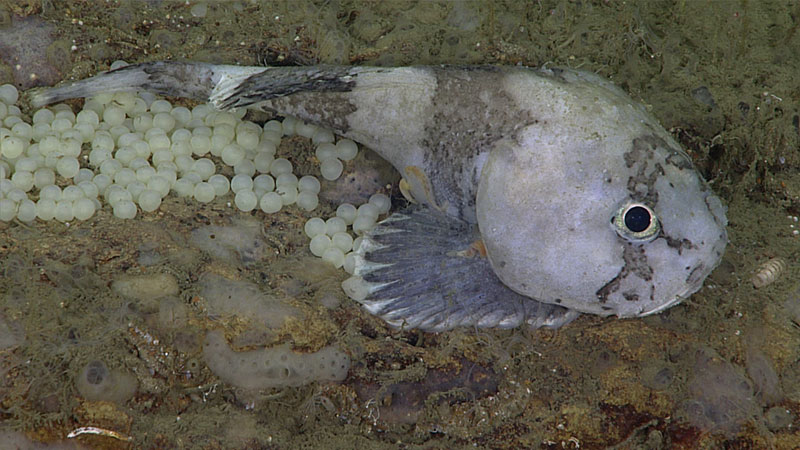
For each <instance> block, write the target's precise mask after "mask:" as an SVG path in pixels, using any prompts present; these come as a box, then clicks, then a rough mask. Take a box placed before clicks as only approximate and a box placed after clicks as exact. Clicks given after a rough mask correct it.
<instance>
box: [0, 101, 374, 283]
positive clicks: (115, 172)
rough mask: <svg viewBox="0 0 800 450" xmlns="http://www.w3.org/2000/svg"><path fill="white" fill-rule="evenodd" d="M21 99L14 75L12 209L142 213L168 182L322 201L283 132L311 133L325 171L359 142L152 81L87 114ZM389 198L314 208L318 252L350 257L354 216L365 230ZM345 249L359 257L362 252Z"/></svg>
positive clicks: (246, 207)
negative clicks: (286, 148)
mask: <svg viewBox="0 0 800 450" xmlns="http://www.w3.org/2000/svg"><path fill="white" fill-rule="evenodd" d="M18 99H19V93H18V92H17V90H16V88H15V87H14V86H12V85H3V86H0V220H2V221H11V220H14V219H17V220H20V221H22V222H31V221H34V220H36V219H39V220H43V221H48V220H58V221H61V222H66V223H68V222H70V221H73V220H86V219H89V218H90V217H92V216H93V215H94V214H95V212H96V211H97V210H99V209H101V208H103V207H104V205H108V207H109V208H111V210H112V211H113V214H114V215H115V216H116V217H118V218H120V219H132V218H134V217H136V215H137V214H138V213H139V211H142V212H145V213H149V212H153V211H156V210H158V208H159V207H160V205H161V202H162V200H163V199H164V198H165V197H166V196H167V195H170V194H172V195H177V196H180V197H187V198H188V197H191V198H193V199H194V200H196V201H198V202H201V203H207V202H211V201H212V200H214V199H215V198H218V197H222V196H225V195H232V197H233V198H232V200H233V201H232V205H233V206H235V207H236V208H237V209H239V210H241V211H244V212H249V211H253V210H255V209H257V208H258V209H261V210H262V211H263V212H265V213H275V212H277V211H279V210H280V209H281V208H282V207H284V206H287V205H291V204H296V205H297V206H298V207H300V208H302V209H304V210H306V211H312V210H314V209H315V208H317V206H318V204H319V199H318V193H319V191H320V181H319V180H318V179H317V178H316V177H315V176H313V175H305V176H301V177H300V178H298V176H297V175H295V174H294V173H293V165H292V163H291V162H290V161H289V160H288V159H286V158H276V150H277V147H278V146H279V145H280V142H281V139H282V138H283V137H284V136H293V135H299V136H303V137H306V138H308V139H311V141H312V143H313V144H314V145H315V146H316V157H317V159H318V160H319V162H320V174H321V176H322V177H323V178H325V179H327V180H335V179H337V178H338V177H339V176H340V175H341V174H342V171H343V163H342V161H348V160H351V159H353V158H354V157H355V156H356V155H357V153H358V146H357V145H356V144H355V143H354V142H353V141H351V140H349V139H339V140H338V141H337V140H336V138H335V136H334V135H333V133H332V132H331V131H329V130H326V129H323V128H320V127H317V126H315V125H311V124H307V123H304V122H303V121H301V120H298V119H296V118H293V117H287V118H285V119H284V120H283V121H282V122H281V121H277V120H271V121H268V122H266V123H265V124H264V125H263V126H260V125H258V124H256V123H253V122H250V121H246V120H243V116H244V114H245V111H244V110H234V111H218V110H217V109H215V108H214V107H213V106H212V105H210V104H200V105H197V106H195V107H194V108H192V109H189V108H186V107H183V106H173V105H172V104H171V103H170V102H168V101H166V100H164V99H160V98H158V97H156V96H155V95H152V94H150V93H147V92H140V93H130V92H124V93H113V94H112V93H104V94H100V95H97V96H95V97H92V98H89V99H87V100H86V101H85V103H84V106H83V108H82V110H81V111H80V112H78V113H77V114H75V113H74V112H73V111H72V109H71V108H70V107H69V106H68V105H64V104H59V105H55V106H52V107H48V108H42V109H39V110H37V111H35V112H34V113H33V116H32V118H31V120H30V121H26V120H25V119H24V118H23V116H22V113H21V111H20V109H19V107H18V106H16V102H17V101H18ZM220 163H221V164H224V165H227V166H230V167H232V168H233V176H232V177H228V176H225V175H223V174H221V173H217V171H218V165H221V164H220ZM388 209H389V199H388V197H386V196H384V195H382V194H380V195H375V196H373V198H372V199H371V200H370V202H367V203H365V204H364V205H361V206H359V207H358V208H356V207H355V206H353V205H350V204H344V205H341V206H340V207H339V209H338V210H337V216H336V217H335V218H331V219H328V221H327V222H325V221H322V219H321V218H315V219H316V220H319V221H322V223H323V224H329V226H328V225H326V229H327V232H326V231H323V232H322V233H320V232H318V231H317V230H319V229H320V228H319V227H316V228H315V227H314V226H313V225H307V226H306V231H307V233H308V235H309V237H311V238H312V244H311V251H312V253H314V254H315V255H317V256H320V257H323V259H325V260H327V261H329V262H331V263H332V264H334V265H335V266H337V267H341V266H343V265H345V259H346V258H345V255H346V254H348V253H350V251H351V250H352V249H353V243H354V239H353V238H352V237H351V236H350V235H349V234H347V233H346V228H347V227H348V226H350V227H352V232H353V233H355V234H356V235H359V234H363V233H364V232H365V231H367V230H368V229H371V228H372V227H373V226H374V225H375V223H376V221H377V218H378V215H379V214H385V213H386V212H387V211H388ZM315 219H312V220H311V221H309V223H312V222H313V223H314V224H317V223H318V222H317V221H316V220H315ZM309 230H311V231H309ZM326 233H327V234H326ZM345 234H347V237H348V238H349V240H348V239H346V238H345V237H344V235H345ZM323 236H327V237H328V240H327V241H325V239H323ZM314 238H316V240H314ZM356 239H357V238H356ZM345 241H347V243H346V244H345ZM357 243H358V242H357V241H356V244H357ZM337 250H338V253H337ZM347 260H348V262H350V263H352V256H351V257H350V258H347ZM348 266H352V264H349V265H345V267H348Z"/></svg>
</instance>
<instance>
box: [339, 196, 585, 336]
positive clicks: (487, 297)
mask: <svg viewBox="0 0 800 450" xmlns="http://www.w3.org/2000/svg"><path fill="white" fill-rule="evenodd" d="M479 238H480V236H479V234H478V231H477V228H476V227H475V226H474V225H472V224H469V223H467V222H463V221H460V220H458V219H455V218H453V217H450V216H447V215H445V214H443V213H441V212H439V211H437V210H434V209H432V208H429V207H412V208H410V209H408V210H406V211H403V212H401V213H395V214H393V215H392V216H390V217H389V218H387V219H386V220H384V221H382V222H380V223H379V224H378V225H377V226H376V227H375V228H374V229H373V231H372V232H370V234H368V235H367V237H366V238H365V239H364V241H363V242H362V244H361V247H360V248H359V249H358V251H357V255H358V257H357V263H356V269H355V272H354V275H353V276H352V277H350V278H349V279H347V280H345V281H344V283H342V287H343V289H344V290H345V292H346V293H347V294H348V295H349V296H350V297H351V298H352V299H354V300H356V301H357V302H359V303H361V304H362V305H363V306H364V308H365V309H366V310H367V311H369V312H370V313H372V314H375V315H378V316H380V317H381V318H383V319H384V320H386V321H387V322H388V323H389V324H391V325H392V326H395V327H403V328H419V329H422V330H425V331H443V330H449V329H451V328H454V327H457V326H475V327H481V328H483V327H487V328H490V327H496V328H513V327H516V326H519V325H521V324H523V323H525V324H527V325H529V326H531V327H533V328H540V327H549V328H558V327H560V326H562V325H564V324H566V323H569V322H571V321H572V320H573V319H575V318H576V317H577V316H578V315H579V313H577V312H575V311H572V310H569V309H566V308H564V307H561V306H558V305H551V304H546V303H541V302H538V301H536V300H533V299H531V298H528V297H525V296H523V295H520V294H518V293H516V292H514V291H512V290H511V289H509V288H508V287H506V286H505V285H504V284H503V283H502V282H501V281H500V279H499V278H497V276H496V275H495V274H494V271H493V270H492V267H491V265H490V264H489V261H488V260H487V259H486V258H485V257H482V256H481V255H480V252H476V251H470V250H471V248H472V244H473V243H475V242H476V240H477V239H479Z"/></svg>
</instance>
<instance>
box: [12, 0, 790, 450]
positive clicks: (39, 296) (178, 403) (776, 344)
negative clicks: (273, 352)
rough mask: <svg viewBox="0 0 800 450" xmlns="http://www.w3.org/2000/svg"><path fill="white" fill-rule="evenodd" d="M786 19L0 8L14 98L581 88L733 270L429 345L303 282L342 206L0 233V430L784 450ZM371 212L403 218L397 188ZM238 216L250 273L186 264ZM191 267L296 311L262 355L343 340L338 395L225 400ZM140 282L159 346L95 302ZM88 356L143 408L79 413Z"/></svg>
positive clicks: (252, 440) (270, 6)
mask: <svg viewBox="0 0 800 450" xmlns="http://www.w3.org/2000/svg"><path fill="white" fill-rule="evenodd" d="M798 5H800V4H798V3H797V2H791V1H746V0H743V1H708V2H707V1H699V0H698V1H692V0H690V1H642V2H635V1H633V2H619V1H537V2H516V1H491V2H489V1H487V2H470V1H463V2H433V1H419V2H415V1H392V2H380V1H346V0H343V1H288V2H267V1H264V2H257V1H252V2H248V1H241V2H210V1H209V2H207V3H205V2H194V1H191V2H177V1H158V0H150V1H99V0H96V1H78V0H62V1H37V0H28V1H21V2H20V1H5V2H0V41H2V40H3V39H11V36H13V37H14V39H21V40H20V42H28V41H27V40H26V39H25V38H24V37H23V38H20V37H19V35H18V33H20V30H22V32H24V31H25V30H26V29H30V30H35V33H36V34H37V39H38V41H36V42H39V44H37V45H38V48H33V47H36V46H25V45H19V46H5V47H4V46H2V45H0V57H2V61H1V62H2V64H0V84H2V83H7V82H12V83H15V84H17V85H18V86H24V87H29V86H31V85H36V84H39V83H41V81H40V80H41V79H39V78H38V77H33V78H32V77H31V76H30V75H31V73H35V72H36V71H42V73H44V72H47V73H48V77H49V76H52V72H53V71H56V72H57V73H58V74H59V75H60V79H70V78H84V77H86V76H89V75H92V74H94V73H96V72H98V71H101V70H106V69H107V68H108V66H109V64H110V63H111V62H113V61H114V60H118V59H122V60H125V61H128V62H140V61H150V60H159V59H188V60H200V61H210V62H218V63H237V64H243V65H257V64H303V65H305V64H317V63H336V64H371V65H408V64H438V63H451V64H525V65H530V66H539V65H542V64H548V65H553V66H567V67H572V68H580V69H584V70H590V71H594V72H597V73H599V74H601V75H603V76H606V77H609V78H611V79H612V80H614V81H615V82H616V83H618V84H620V85H621V86H622V87H623V88H624V89H625V90H626V91H628V92H629V93H631V95H632V96H633V97H634V98H635V99H639V100H641V101H642V102H643V103H645V104H646V105H648V106H649V107H650V108H651V110H652V112H653V113H654V114H655V116H656V117H657V118H658V119H659V120H660V121H661V122H662V124H663V125H664V126H665V127H666V128H667V129H669V130H670V131H671V132H672V133H673V135H674V136H675V137H676V138H677V139H678V140H679V141H680V142H682V143H683V144H684V145H685V146H686V148H687V149H688V151H689V153H690V155H691V156H692V158H693V159H694V161H695V164H696V165H697V166H698V168H699V169H700V170H701V171H702V172H703V174H704V176H705V177H706V179H708V180H709V181H710V182H711V183H712V186H713V188H714V189H715V191H716V192H717V193H718V194H719V195H720V196H721V197H722V198H723V201H724V202H725V203H726V204H727V205H728V208H729V210H728V218H729V221H730V224H729V228H728V230H729V235H730V244H729V245H728V248H727V252H726V255H725V257H724V259H723V261H722V263H721V265H720V266H719V267H718V268H717V269H716V271H715V272H714V273H713V274H712V275H711V277H710V278H709V279H708V280H707V281H706V284H705V287H704V288H703V289H702V290H701V291H700V292H698V293H696V294H695V295H694V296H692V297H691V298H690V299H689V300H688V301H686V302H684V304H683V305H680V306H677V307H674V308H672V309H670V310H668V311H667V312H665V313H663V314H661V315H658V316H654V317H648V318H645V319H637V320H616V319H601V318H596V317H588V316H584V317H581V318H579V319H578V320H576V321H575V322H573V323H572V324H570V325H569V326H567V327H565V328H564V329H562V330H558V331H557V332H554V331H547V330H540V331H528V330H522V329H517V330H510V331H493V330H478V331H476V330H472V329H458V330H454V331H450V332H446V333H440V334H428V333H421V332H416V331H405V332H401V331H395V330H392V329H390V328H388V327H387V326H386V325H385V324H384V323H383V322H382V321H381V320H380V319H377V318H375V317H372V316H370V315H368V314H366V313H364V312H362V311H361V310H360V309H359V307H358V306H357V305H356V304H355V303H354V302H352V301H350V300H349V299H346V298H345V296H344V294H343V293H342V292H341V290H339V289H338V283H339V282H340V281H341V280H342V279H343V278H344V276H345V275H344V273H343V272H341V273H340V272H336V271H327V270H325V269H324V268H320V267H318V266H316V265H313V264H309V263H308V258H309V257H310V253H309V251H308V242H307V238H306V237H305V235H304V234H303V232H302V224H303V223H304V222H305V220H307V219H308V218H309V217H311V216H312V214H313V215H321V216H323V217H328V216H330V214H331V212H332V211H333V208H335V206H336V204H335V203H327V202H322V205H321V207H320V209H318V210H317V211H314V212H313V213H307V212H305V211H302V210H300V209H299V208H296V207H294V206H292V207H288V208H285V209H284V210H282V211H281V212H279V213H277V214H272V215H269V216H267V215H265V214H264V213H262V212H260V211H257V212H253V213H248V214H244V213H240V212H238V211H236V210H235V208H231V207H230V206H229V204H228V202H229V201H230V199H226V198H222V199H217V200H215V201H214V202H212V203H209V204H204V205H201V204H197V203H194V202H190V201H186V200H183V199H176V198H172V197H168V199H167V200H166V201H165V202H164V203H163V204H162V206H161V208H160V209H159V210H158V211H156V212H154V213H147V214H142V213H140V214H139V215H138V216H137V217H136V218H135V219H134V220H130V221H124V222H123V221H121V220H118V219H115V218H114V217H113V215H112V214H111V213H110V211H108V210H107V209H103V210H102V211H99V212H98V213H97V214H95V216H94V217H92V218H91V219H89V220H87V221H85V222H77V221H76V222H73V223H70V224H69V226H67V225H66V224H62V223H57V222H49V223H42V222H35V223H32V224H29V225H26V224H22V223H18V222H11V223H0V318H2V323H3V324H4V327H3V329H2V330H0V332H1V333H0V334H2V337H3V342H2V343H3V348H4V350H2V351H0V375H1V376H2V378H1V379H0V421H2V426H3V427H4V428H5V429H6V430H16V431H19V432H23V433H24V434H25V435H27V436H28V437H29V438H32V439H36V440H41V441H46V442H58V441H64V440H66V435H67V434H68V433H69V432H70V431H72V430H74V429H76V428H79V427H87V426H95V427H98V428H101V429H103V430H107V432H105V433H103V434H101V435H91V434H84V435H81V436H79V437H77V438H74V439H70V440H69V442H70V443H77V444H78V445H81V446H85V447H87V448H120V447H127V448H211V449H215V448H329V449H330V448H356V447H357V448H398V447H400V448H462V447H467V446H469V447H477V448H559V449H561V448H579V447H580V448H583V449H586V448H608V447H616V448H651V449H657V448H687V449H690V448H723V447H725V448H740V449H744V448H777V449H789V448H797V447H798V446H800V432H798V427H800V362H798V360H800V345H798V344H800V282H798V279H799V278H800V277H798V275H800V264H798V255H800V236H798V235H797V230H798V229H800V224H798V222H797V216H798V215H800V147H799V146H798V145H799V144H798V143H799V142H800V111H799V110H798V109H799V108H800V103H798V101H799V100H800V84H798V74H800V36H798V34H800V33H798V27H800V6H798ZM26 27H27V28H26ZM43 33H47V34H46V35H45V34H43ZM23 36H24V35H23ZM42 46H44V47H45V48H44V51H42V48H41V47H42ZM17 65H19V67H17ZM26 68H30V69H29V70H28V71H27V72H26ZM74 105H75V106H76V107H77V106H79V103H76V104H74ZM187 105H188V106H191V105H190V104H187ZM264 119H265V118H254V120H264ZM278 152H279V154H280V155H283V156H287V157H288V158H289V159H290V160H292V161H293V162H294V163H295V166H296V167H301V168H302V167H311V165H310V162H309V161H310V160H311V159H312V158H313V152H312V151H311V147H310V146H309V145H308V144H307V142H304V141H302V140H298V139H288V140H287V139H285V140H284V142H283V143H282V145H281V148H280V149H279V150H278ZM309 170H311V169H309ZM346 170H348V171H349V172H350V173H352V174H354V175H353V176H354V177H357V176H358V174H359V168H358V167H356V166H355V165H352V164H351V165H348V167H347V169H346ZM388 179H389V181H390V182H393V181H396V179H392V178H391V177H389V178H388ZM384 192H386V193H389V194H394V195H395V197H394V198H395V200H396V202H399V201H400V200H399V198H398V197H397V196H396V194H397V192H396V183H395V184H394V185H392V187H390V188H389V189H384ZM396 204H399V203H396ZM242 219H245V220H248V219H255V220H257V221H258V223H260V224H262V225H263V230H262V233H263V235H262V236H263V241H264V242H265V243H266V246H265V247H263V248H261V249H260V250H259V253H258V255H257V256H258V258H256V260H255V262H252V263H250V264H247V265H236V264H228V265H226V264H225V263H222V262H220V261H218V260H215V259H213V258H210V257H209V256H208V255H206V254H204V253H202V252H200V251H198V250H197V249H195V248H193V247H191V246H190V245H188V244H187V242H188V237H189V235H190V232H191V230H193V229H195V228H197V227H200V226H205V225H209V224H214V225H231V224H237V223H242V222H241V220H242ZM772 258H782V259H783V260H784V261H785V262H786V267H785V269H784V270H783V271H782V272H781V273H779V274H777V277H776V279H775V280H774V281H773V282H772V283H771V284H769V285H768V286H766V287H763V288H760V289H755V288H754V287H753V284H752V282H751V276H752V275H753V273H754V272H755V271H757V270H758V268H759V266H760V265H761V264H763V263H764V262H766V261H768V260H770V259H772ZM208 270H215V271H217V272H223V273H226V274H228V275H229V276H230V277H233V278H238V279H243V280H249V281H252V282H256V283H258V284H259V286H260V287H262V289H263V290H265V291H269V292H275V293H278V294H279V295H282V296H285V297H289V298H291V299H292V302H294V304H295V307H297V308H300V309H302V310H303V311H304V312H305V314H306V317H307V321H306V322H305V323H302V324H294V326H292V324H288V325H287V326H286V327H284V328H283V329H282V330H281V331H280V333H277V334H276V335H275V336H274V340H275V342H290V343H292V344H293V345H294V346H295V347H296V348H298V349H301V350H302V349H304V350H307V351H308V350H314V349H317V348H319V347H320V346H322V345H325V344H326V343H329V342H333V341H336V342H338V343H339V345H340V346H341V347H342V348H343V349H344V350H345V351H346V352H347V353H348V354H349V355H350V357H351V360H352V363H351V369H350V372H349V375H348V377H347V379H346V380H345V381H344V382H343V383H322V384H313V385H307V386H303V387H293V388H284V389H274V390H270V391H265V392H256V393H252V392H249V393H246V392H240V391H238V390H236V389H234V388H232V387H230V386H226V385H225V384H224V383H221V382H219V380H218V379H216V378H215V377H214V376H213V375H212V374H211V373H210V371H209V370H208V369H207V368H206V367H204V364H203V362H202V358H201V356H200V342H201V341H202V331H203V330H204V329H206V328H208V327H210V325H209V320H208V318H207V317H206V316H205V315H204V314H203V311H202V308H200V307H198V306H197V304H196V300H197V297H196V289H195V288H194V286H195V283H196V282H197V280H198V279H199V277H200V274H201V273H203V272H205V271H208ZM152 273H168V274H171V275H172V276H174V278H175V279H176V280H177V282H178V287H179V292H180V294H179V295H178V298H179V299H180V302H182V303H183V304H184V306H185V308H184V309H182V311H186V315H185V316H182V317H181V318H180V319H181V320H183V322H181V325H180V326H175V327H164V326H159V324H162V325H163V322H159V321H158V320H154V319H153V317H154V314H156V315H157V310H158V308H157V306H154V305H153V304H152V302H148V301H146V300H139V301H135V300H130V299H126V298H123V297H121V296H120V295H118V294H117V293H115V291H113V290H112V289H110V287H109V285H110V283H111V282H112V281H113V280H116V279H118V278H119V277H120V276H122V275H123V274H125V275H128V276H131V275H140V274H152ZM320 299H325V302H324V303H325V304H326V305H328V307H325V306H322V303H321V302H320ZM337 299H338V302H337ZM337 303H339V304H338V306H336V304H337ZM331 304H333V306H335V307H334V308H333V309H330V308H329V307H330V306H331ZM235 325H236V324H228V326H230V327H231V328H235ZM92 360H102V361H104V362H105V364H106V365H107V366H109V368H114V369H115V370H117V369H118V370H121V371H125V372H126V373H130V374H133V375H134V376H135V377H136V382H137V385H138V389H137V393H136V394H135V395H134V396H133V397H132V398H131V399H129V400H127V401H125V402H121V403H110V402H102V401H100V402H91V401H87V400H86V399H84V398H82V397H81V396H80V395H79V394H78V391H77V389H76V386H75V379H76V377H78V376H79V373H80V372H81V370H83V368H84V367H85V366H86V364H87V363H88V362H90V361H92ZM111 432H113V433H111ZM17 437H19V436H17Z"/></svg>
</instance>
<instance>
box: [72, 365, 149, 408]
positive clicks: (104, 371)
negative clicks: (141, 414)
mask: <svg viewBox="0 0 800 450" xmlns="http://www.w3.org/2000/svg"><path fill="white" fill-rule="evenodd" d="M75 387H77V388H78V392H79V393H80V394H81V397H83V398H85V399H86V400H89V401H91V402H97V401H106V402H111V403H118V404H121V403H125V402H126V401H127V400H128V399H129V398H131V397H133V395H134V394H135V393H136V388H137V381H136V377H134V376H133V375H131V374H130V373H127V372H123V371H121V370H116V369H115V370H111V369H109V368H108V366H106V364H105V363H104V362H103V361H100V360H94V361H91V362H89V364H87V365H86V366H84V368H83V370H81V372H80V373H79V374H78V376H77V378H76V379H75Z"/></svg>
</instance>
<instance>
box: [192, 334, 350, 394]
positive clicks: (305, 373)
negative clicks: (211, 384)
mask: <svg viewBox="0 0 800 450" xmlns="http://www.w3.org/2000/svg"><path fill="white" fill-rule="evenodd" d="M203 358H204V359H205V362H206V364H207V365H208V367H209V369H211V371H212V372H214V374H215V375H216V376H218V377H219V378H220V379H222V381H224V382H226V383H228V384H231V385H233V386H235V387H238V388H242V389H247V390H259V389H268V388H276V387H285V386H301V385H304V384H308V383H312V382H315V381H341V380H344V379H345V378H346V377H347V371H348V370H349V368H350V358H349V357H348V356H347V355H346V354H345V353H343V352H342V351H340V350H339V349H338V348H336V347H335V346H328V347H323V348H322V349H321V350H319V351H317V352H314V353H295V352H293V351H292V350H291V348H289V346H287V345H282V346H279V347H273V348H264V349H258V350H250V351H244V352H237V351H234V350H233V349H231V348H230V347H229V346H228V343H227V341H226V340H225V335H224V334H223V333H222V332H221V331H210V332H209V333H208V334H206V340H205V343H204V345H203Z"/></svg>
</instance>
